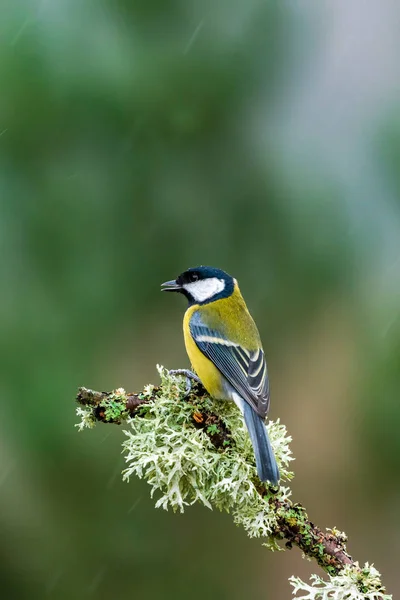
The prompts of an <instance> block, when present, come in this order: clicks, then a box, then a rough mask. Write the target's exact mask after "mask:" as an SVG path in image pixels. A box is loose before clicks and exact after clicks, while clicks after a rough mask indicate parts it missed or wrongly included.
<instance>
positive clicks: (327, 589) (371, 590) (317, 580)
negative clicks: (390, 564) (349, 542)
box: [289, 563, 392, 600]
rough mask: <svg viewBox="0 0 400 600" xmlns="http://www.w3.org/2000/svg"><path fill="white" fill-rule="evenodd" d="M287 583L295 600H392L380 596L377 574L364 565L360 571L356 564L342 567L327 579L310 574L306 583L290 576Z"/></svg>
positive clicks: (371, 566)
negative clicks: (290, 586) (291, 587)
mask: <svg viewBox="0 0 400 600" xmlns="http://www.w3.org/2000/svg"><path fill="white" fill-rule="evenodd" d="M289 581H290V584H291V585H292V586H293V594H294V595H295V600H392V596H391V595H390V594H386V593H384V592H385V590H384V588H383V587H382V584H381V579H380V573H379V571H377V570H376V569H375V567H374V566H373V565H369V564H368V563H366V564H365V566H364V567H363V568H360V567H359V565H358V563H355V564H354V565H351V566H346V567H345V568H344V569H343V570H342V571H341V572H340V573H339V574H338V575H331V576H329V579H328V580H324V579H322V578H321V577H319V576H318V575H311V577H310V581H311V583H310V584H308V583H305V582H304V581H302V580H301V579H300V578H299V577H290V579H289ZM299 594H300V595H299Z"/></svg>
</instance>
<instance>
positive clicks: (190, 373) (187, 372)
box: [168, 369, 201, 398]
mask: <svg viewBox="0 0 400 600" xmlns="http://www.w3.org/2000/svg"><path fill="white" fill-rule="evenodd" d="M168 374H169V375H185V377H186V390H185V398H186V397H187V396H189V394H190V390H191V389H192V380H193V381H196V382H197V383H201V381H200V378H199V377H198V376H197V375H196V373H193V371H190V370H189V369H170V370H169V371H168Z"/></svg>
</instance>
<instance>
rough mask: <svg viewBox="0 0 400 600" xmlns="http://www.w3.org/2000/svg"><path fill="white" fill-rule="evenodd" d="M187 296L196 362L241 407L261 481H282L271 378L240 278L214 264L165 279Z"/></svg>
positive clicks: (212, 389)
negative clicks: (271, 432) (271, 427)
mask: <svg viewBox="0 0 400 600" xmlns="http://www.w3.org/2000/svg"><path fill="white" fill-rule="evenodd" d="M162 290H163V291H166V292H180V293H181V294H183V295H184V296H186V298H187V299H188V301H189V307H188V309H187V310H186V313H185V316H184V319H183V334H184V338H185V346H186V351H187V353H188V355H189V359H190V361H191V364H192V367H193V369H194V370H195V372H196V373H197V375H198V376H199V378H200V380H201V382H202V384H203V385H204V387H205V388H206V390H207V391H208V393H209V394H210V395H211V396H212V397H213V398H215V399H217V400H218V399H219V400H231V401H232V400H233V401H234V402H235V403H236V405H237V406H238V407H239V409H240V410H241V412H242V414H243V417H244V421H245V424H246V426H247V430H248V432H249V435H250V440H251V442H252V445H253V449H254V454H255V459H256V465H257V473H258V477H259V478H260V480H261V481H263V482H265V481H269V482H270V483H271V484H273V485H277V484H278V482H279V470H278V465H277V463H276V459H275V456H274V452H273V450H272V447H271V443H270V440H269V437H268V432H267V429H266V427H265V423H264V420H265V417H266V416H267V413H268V409H269V380H268V373H267V365H266V362H265V356H264V351H263V348H262V345H261V340H260V335H259V333H258V329H257V327H256V324H255V323H254V321H253V319H252V317H251V315H250V313H249V311H248V309H247V306H246V303H245V301H244V299H243V297H242V294H241V293H240V290H239V286H238V283H237V281H236V279H234V278H233V277H231V276H230V275H228V273H225V272H224V271H221V270H220V269H215V268H213V267H203V266H201V267H194V268H191V269H188V270H187V271H185V272H184V273H182V274H181V275H179V277H178V278H177V279H176V280H172V281H166V282H165V283H163V284H162Z"/></svg>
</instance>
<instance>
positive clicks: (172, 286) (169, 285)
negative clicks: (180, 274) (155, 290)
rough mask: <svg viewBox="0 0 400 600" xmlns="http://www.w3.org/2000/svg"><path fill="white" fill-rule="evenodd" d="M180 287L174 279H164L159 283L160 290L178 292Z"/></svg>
mask: <svg viewBox="0 0 400 600" xmlns="http://www.w3.org/2000/svg"><path fill="white" fill-rule="evenodd" d="M181 289H182V287H181V286H180V285H179V283H177V282H176V281H175V279H172V280H171V281H165V282H164V283H162V284H161V291H162V292H179V291H180V290H181Z"/></svg>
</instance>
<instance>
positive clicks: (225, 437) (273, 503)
mask: <svg viewBox="0 0 400 600" xmlns="http://www.w3.org/2000/svg"><path fill="white" fill-rule="evenodd" d="M168 391H169V390H163V385H161V386H159V387H153V386H148V389H145V391H143V392H141V393H137V394H136V393H126V392H125V391H124V390H122V389H119V390H116V391H114V392H96V391H93V390H90V389H87V388H84V387H82V388H80V389H79V392H78V395H77V402H78V404H79V405H80V406H82V407H85V408H86V410H87V409H90V410H91V412H90V415H91V418H92V419H93V421H101V422H103V423H117V424H120V423H122V422H123V421H124V420H126V419H128V418H133V419H137V418H139V419H140V418H142V417H143V414H142V411H143V410H144V409H145V406H146V405H149V404H152V403H157V401H158V399H159V398H160V396H161V395H162V394H163V393H164V394H166V393H168ZM207 398H208V397H207V394H206V391H205V390H204V388H203V387H202V386H201V384H195V385H194V386H193V387H192V390H191V392H190V394H189V395H188V396H187V397H184V395H183V394H181V398H180V400H181V402H185V403H186V404H187V405H188V406H189V407H190V409H191V413H190V414H191V425H192V426H193V428H195V429H201V430H203V431H204V433H205V434H206V435H207V436H208V438H209V439H210V441H211V443H212V445H213V447H214V449H215V452H216V453H219V454H221V453H222V452H224V451H225V449H226V447H227V446H229V447H230V448H232V447H234V445H235V441H234V438H233V436H232V434H231V432H230V431H229V429H228V427H227V425H226V422H225V421H226V420H224V419H223V418H222V417H221V416H220V415H218V414H216V413H215V412H213V410H210V408H209V405H207V404H205V403H204V400H205V399H207ZM252 483H253V484H254V486H255V488H256V490H257V492H258V494H259V495H260V496H261V498H263V499H265V502H267V503H268V504H269V510H270V511H272V512H273V513H274V515H275V519H274V522H275V527H274V530H273V531H272V534H271V537H273V538H275V540H278V541H279V540H285V542H286V543H285V546H286V548H288V549H290V548H292V546H293V545H294V546H297V547H298V548H300V550H301V551H302V552H303V553H304V555H305V556H306V557H309V558H310V559H314V560H315V561H316V562H317V563H318V565H319V566H320V567H322V568H323V569H324V570H325V571H326V572H327V573H329V575H331V576H336V575H338V574H340V573H341V572H343V570H344V569H345V568H351V569H354V570H355V571H356V572H357V573H359V574H360V582H361V583H360V586H361V587H360V589H361V590H362V579H363V576H362V573H363V570H362V569H361V568H360V566H359V564H358V563H357V562H355V561H354V560H353V559H352V557H351V556H350V555H349V554H348V552H347V550H346V545H345V543H346V541H347V538H346V535H345V534H343V533H341V532H340V531H338V530H336V529H328V530H327V531H323V530H322V529H321V528H320V527H318V526H317V525H315V524H314V523H313V522H312V521H311V520H310V519H309V517H308V515H307V512H306V510H305V508H304V507H303V506H302V505H301V504H299V503H293V502H292V501H291V500H290V499H288V498H286V497H285V496H280V495H279V494H278V493H277V490H276V489H274V488H271V487H269V486H266V485H265V484H263V483H261V482H260V481H259V480H258V479H257V478H254V480H252ZM226 493H227V494H229V492H228V491H227V492H226ZM378 581H379V579H378ZM374 591H376V595H374V596H373V597H374V598H377V599H378V598H384V597H386V596H384V591H385V590H384V587H383V586H382V585H381V584H380V581H379V583H378V584H377V586H376V588H374Z"/></svg>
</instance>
